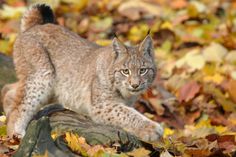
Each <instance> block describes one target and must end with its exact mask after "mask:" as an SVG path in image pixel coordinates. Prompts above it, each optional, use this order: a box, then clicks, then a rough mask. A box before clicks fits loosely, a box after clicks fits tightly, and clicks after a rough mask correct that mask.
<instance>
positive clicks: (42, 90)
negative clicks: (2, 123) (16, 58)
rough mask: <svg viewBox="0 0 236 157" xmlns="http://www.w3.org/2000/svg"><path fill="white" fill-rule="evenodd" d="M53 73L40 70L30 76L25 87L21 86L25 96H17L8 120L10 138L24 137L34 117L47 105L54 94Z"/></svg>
mask: <svg viewBox="0 0 236 157" xmlns="http://www.w3.org/2000/svg"><path fill="white" fill-rule="evenodd" d="M52 83H53V73H52V72H51V71H48V70H40V71H38V72H37V73H34V74H33V75H30V76H29V77H28V78H27V79H26V81H25V84H24V86H19V88H18V89H17V90H18V91H23V94H18V95H17V96H16V101H17V100H19V101H18V104H16V106H15V108H14V109H13V110H12V111H11V112H10V113H9V115H8V119H7V133H8V135H9V136H12V135H17V136H19V137H22V136H24V134H25V129H26V127H27V125H28V123H29V121H30V120H31V119H32V117H33V115H34V114H35V113H36V112H37V111H38V110H39V109H40V107H41V105H43V104H45V103H46V102H47V101H48V100H49V98H50V95H51V94H52ZM20 88H23V89H20Z"/></svg>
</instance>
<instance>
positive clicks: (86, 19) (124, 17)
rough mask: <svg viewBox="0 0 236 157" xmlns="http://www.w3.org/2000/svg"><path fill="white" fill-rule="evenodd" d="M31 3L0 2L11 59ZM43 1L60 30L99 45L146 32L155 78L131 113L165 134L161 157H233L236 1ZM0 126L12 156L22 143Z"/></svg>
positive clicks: (3, 41)
mask: <svg viewBox="0 0 236 157" xmlns="http://www.w3.org/2000/svg"><path fill="white" fill-rule="evenodd" d="M40 1H41V2H45V1H44V0H39V1H37V2H40ZM30 2H31V3H33V2H34V0H29V1H28V3H26V2H24V1H21V0H0V52H1V53H5V54H7V55H10V56H11V54H12V47H13V43H14V41H15V39H16V37H17V34H18V32H19V23H20V16H21V15H22V13H23V12H24V11H25V10H26V9H27V6H28V5H29V4H30ZM47 3H48V4H50V5H51V6H52V7H53V9H54V11H55V15H56V17H57V22H58V24H60V25H63V26H65V27H67V28H68V29H70V30H72V31H74V32H77V33H78V34H79V35H81V36H82V37H84V38H86V39H88V40H90V41H94V42H96V43H97V44H99V45H104V46H106V45H109V44H110V43H111V41H112V38H113V37H114V34H116V35H117V36H118V38H119V39H120V40H121V41H124V42H125V43H126V44H127V45H130V44H136V43H138V42H140V41H141V40H143V38H144V37H145V36H146V34H147V32H148V30H149V29H150V30H151V36H152V37H153V41H154V46H155V56H156V62H157V66H158V75H157V79H156V81H155V82H154V84H153V86H152V88H150V89H149V90H148V91H147V92H146V93H145V94H143V95H142V97H141V98H140V101H139V102H137V104H136V108H137V110H138V111H140V112H141V113H143V114H144V115H145V116H147V117H149V118H150V119H153V120H155V121H157V122H160V123H161V124H162V126H163V127H164V128H165V130H164V137H163V139H162V140H161V141H159V142H157V143H153V146H154V147H156V148H158V150H159V151H160V153H161V155H160V156H162V157H171V156H186V157H188V156H189V157H190V156H192V157H193V156H194V157H205V156H236V153H235V151H236V141H235V135H236V1H227V0H225V1H224V0H214V1H210V0H199V1H197V0H196V1H188V0H175V1H171V0H128V1H124V0H90V1H88V0H48V1H47ZM163 89H165V90H163ZM0 121H1V122H0V135H1V137H0V156H11V154H12V153H13V152H14V150H16V149H17V147H18V144H19V142H18V141H15V140H14V139H9V138H8V137H6V127H5V124H4V121H5V117H4V116H1V118H0ZM68 138H69V139H67V140H70V138H75V137H68ZM80 138H81V139H80ZM80 138H79V140H78V141H77V142H78V143H77V144H78V145H80V144H81V145H84V144H85V143H86V141H84V139H83V138H82V137H80ZM72 147H74V146H72ZM86 148H87V149H90V150H86V151H90V152H91V150H92V151H93V153H94V152H99V151H100V152H99V153H100V154H101V151H102V152H103V153H104V154H103V156H106V155H107V156H109V155H108V153H107V151H108V149H109V150H112V151H111V152H113V156H117V157H119V156H137V157H138V156H140V157H141V156H149V155H150V153H151V152H150V151H148V150H145V149H144V148H140V149H137V150H135V151H133V152H131V153H130V154H129V153H121V154H117V153H115V148H105V147H103V146H96V147H95V148H94V147H86ZM72 149H73V148H72ZM77 153H78V154H81V152H80V151H79V150H78V151H77ZM1 154H3V155H1ZM94 154H96V153H94ZM110 154H112V153H110ZM148 154H149V155H148ZM86 155H87V156H89V155H88V154H85V156H86ZM45 156H46V155H45Z"/></svg>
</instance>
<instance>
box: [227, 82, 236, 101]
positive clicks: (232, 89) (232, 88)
mask: <svg viewBox="0 0 236 157" xmlns="http://www.w3.org/2000/svg"><path fill="white" fill-rule="evenodd" d="M228 92H229V95H230V97H231V99H232V100H233V101H234V102H235V103H236V80H230V81H229V83H228Z"/></svg>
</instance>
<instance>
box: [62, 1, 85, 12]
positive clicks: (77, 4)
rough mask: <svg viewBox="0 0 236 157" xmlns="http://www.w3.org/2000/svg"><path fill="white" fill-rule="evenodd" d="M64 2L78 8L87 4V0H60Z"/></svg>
mask: <svg viewBox="0 0 236 157" xmlns="http://www.w3.org/2000/svg"><path fill="white" fill-rule="evenodd" d="M61 1H62V2H64V3H70V4H73V6H75V7H76V8H77V9H78V10H82V9H83V8H85V7H86V6H87V4H88V0H61Z"/></svg>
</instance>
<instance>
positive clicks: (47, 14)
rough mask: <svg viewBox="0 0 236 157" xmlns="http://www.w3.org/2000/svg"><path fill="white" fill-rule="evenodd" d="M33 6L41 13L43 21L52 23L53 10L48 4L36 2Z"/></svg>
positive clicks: (53, 20)
mask: <svg viewBox="0 0 236 157" xmlns="http://www.w3.org/2000/svg"><path fill="white" fill-rule="evenodd" d="M34 7H35V8H37V9H38V10H39V12H40V13H41V15H42V18H43V23H54V22H55V19H54V14H53V11H52V9H51V7H50V6H49V5H47V4H36V5H35V6H34Z"/></svg>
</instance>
